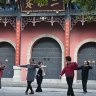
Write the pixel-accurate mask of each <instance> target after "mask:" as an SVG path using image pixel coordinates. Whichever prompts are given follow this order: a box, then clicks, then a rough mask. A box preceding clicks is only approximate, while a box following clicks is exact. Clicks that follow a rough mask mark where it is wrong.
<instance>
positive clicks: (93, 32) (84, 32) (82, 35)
mask: <svg viewBox="0 0 96 96" xmlns="http://www.w3.org/2000/svg"><path fill="white" fill-rule="evenodd" d="M70 36H71V38H70V54H71V56H72V57H74V56H73V55H74V51H75V48H76V47H77V46H78V44H79V43H80V42H81V41H83V40H86V39H88V38H91V39H92V38H93V39H94V38H96V23H91V22H89V23H86V24H85V25H84V26H82V25H81V23H78V24H77V25H76V26H75V27H74V28H73V29H72V31H71V32H70Z"/></svg>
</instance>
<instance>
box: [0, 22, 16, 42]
mask: <svg viewBox="0 0 96 96" xmlns="http://www.w3.org/2000/svg"><path fill="white" fill-rule="evenodd" d="M0 39H8V40H11V41H13V42H14V43H15V41H16V31H15V30H14V28H13V27H12V26H11V25H10V24H7V26H6V27H5V26H4V24H3V23H0Z"/></svg>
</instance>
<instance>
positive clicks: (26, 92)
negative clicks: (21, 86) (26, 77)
mask: <svg viewBox="0 0 96 96" xmlns="http://www.w3.org/2000/svg"><path fill="white" fill-rule="evenodd" d="M29 83H30V82H29V81H27V89H26V91H25V94H28V90H29V88H30V87H29V85H30V84H29Z"/></svg>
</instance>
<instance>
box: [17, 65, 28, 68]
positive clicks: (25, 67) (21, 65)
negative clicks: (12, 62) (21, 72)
mask: <svg viewBox="0 0 96 96" xmlns="http://www.w3.org/2000/svg"><path fill="white" fill-rule="evenodd" d="M18 67H25V68H27V67H28V65H19V66H18Z"/></svg>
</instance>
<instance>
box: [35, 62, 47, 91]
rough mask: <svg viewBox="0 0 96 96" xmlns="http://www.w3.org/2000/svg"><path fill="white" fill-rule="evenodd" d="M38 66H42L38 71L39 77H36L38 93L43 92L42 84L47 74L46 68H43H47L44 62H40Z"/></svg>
mask: <svg viewBox="0 0 96 96" xmlns="http://www.w3.org/2000/svg"><path fill="white" fill-rule="evenodd" d="M38 65H39V66H40V67H39V69H38V71H37V75H36V81H37V89H36V92H42V88H41V84H42V81H43V76H44V74H45V72H44V68H43V67H46V66H44V65H43V64H42V62H38Z"/></svg>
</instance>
